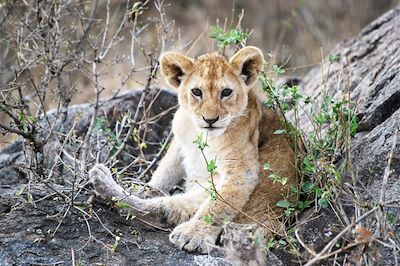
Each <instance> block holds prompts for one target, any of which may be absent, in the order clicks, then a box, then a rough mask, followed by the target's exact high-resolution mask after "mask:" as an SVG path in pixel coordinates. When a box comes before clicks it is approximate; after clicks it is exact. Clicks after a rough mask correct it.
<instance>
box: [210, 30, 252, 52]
mask: <svg viewBox="0 0 400 266" xmlns="http://www.w3.org/2000/svg"><path fill="white" fill-rule="evenodd" d="M249 36H250V33H248V32H245V31H243V30H242V29H240V28H233V29H230V30H228V31H224V30H223V29H221V28H218V27H215V28H213V29H212V30H211V33H210V38H211V39H214V40H215V41H216V43H217V46H218V48H219V49H221V50H222V51H225V49H226V48H227V47H228V46H230V45H244V44H245V42H246V40H247V39H248V38H249Z"/></svg>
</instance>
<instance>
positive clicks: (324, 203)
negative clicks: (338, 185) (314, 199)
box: [318, 199, 329, 208]
mask: <svg viewBox="0 0 400 266" xmlns="http://www.w3.org/2000/svg"><path fill="white" fill-rule="evenodd" d="M318 205H319V206H321V207H322V208H328V207H329V201H328V200H327V199H319V200H318Z"/></svg>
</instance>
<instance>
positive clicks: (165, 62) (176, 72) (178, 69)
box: [160, 52, 194, 88]
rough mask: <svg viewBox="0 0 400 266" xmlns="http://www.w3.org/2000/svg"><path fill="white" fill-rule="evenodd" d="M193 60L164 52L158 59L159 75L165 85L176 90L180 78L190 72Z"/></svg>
mask: <svg viewBox="0 0 400 266" xmlns="http://www.w3.org/2000/svg"><path fill="white" fill-rule="evenodd" d="M193 63H194V62H193V59H192V58H190V57H187V56H185V55H183V54H180V53H177V52H166V53H164V54H162V55H161V57H160V69H161V74H162V75H163V77H164V79H165V80H166V81H167V83H168V84H169V85H170V86H172V87H174V88H178V87H179V85H180V84H181V80H182V77H183V76H184V75H185V74H186V73H188V72H189V71H190V69H191V68H192V66H193Z"/></svg>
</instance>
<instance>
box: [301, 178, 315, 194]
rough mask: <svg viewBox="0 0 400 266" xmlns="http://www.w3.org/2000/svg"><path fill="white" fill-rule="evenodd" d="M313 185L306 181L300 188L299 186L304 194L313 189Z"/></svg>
mask: <svg viewBox="0 0 400 266" xmlns="http://www.w3.org/2000/svg"><path fill="white" fill-rule="evenodd" d="M314 186H315V185H314V183H312V182H310V181H307V182H305V183H304V184H303V185H302V186H301V189H302V190H303V191H304V192H306V193H307V192H310V191H311V190H312V189H313V188H314Z"/></svg>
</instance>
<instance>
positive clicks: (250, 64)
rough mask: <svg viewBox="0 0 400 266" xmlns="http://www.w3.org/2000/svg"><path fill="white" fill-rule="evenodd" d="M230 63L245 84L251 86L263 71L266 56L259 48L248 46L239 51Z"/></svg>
mask: <svg viewBox="0 0 400 266" xmlns="http://www.w3.org/2000/svg"><path fill="white" fill-rule="evenodd" d="M229 63H230V64H231V65H232V67H233V69H234V71H236V73H237V74H238V75H239V76H241V77H242V78H243V80H244V83H245V84H246V85H247V86H251V85H253V84H254V82H255V81H256V80H257V76H258V74H260V72H261V71H262V69H263V64H264V56H263V54H262V52H261V51H260V49H258V48H257V47H254V46H247V47H245V48H242V49H240V50H239V51H237V52H236V53H235V54H234V55H233V56H232V57H231V59H230V60H229Z"/></svg>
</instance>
